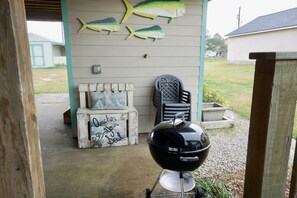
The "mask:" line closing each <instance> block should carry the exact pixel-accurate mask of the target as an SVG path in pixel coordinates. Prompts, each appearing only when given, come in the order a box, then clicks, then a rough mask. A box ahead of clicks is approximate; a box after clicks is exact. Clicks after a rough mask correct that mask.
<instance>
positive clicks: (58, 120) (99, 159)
mask: <svg viewBox="0 0 297 198" xmlns="http://www.w3.org/2000/svg"><path fill="white" fill-rule="evenodd" d="M35 102H36V108H37V115H38V121H39V128H40V130H39V131H40V140H41V149H42V159H43V169H44V177H45V186H46V196H47V198H67V197H71V198H79V197H82V198H89V197H90V198H93V197H94V198H114V197H121V198H124V197H127V198H133V197H145V189H146V188H151V187H152V185H153V183H154V182H155V180H156V178H157V176H158V174H159V173H160V171H161V168H160V167H159V166H158V165H157V164H156V163H155V162H154V160H153V159H152V157H151V155H150V153H149V150H148V145H147V143H146V137H147V135H148V134H140V141H139V145H133V146H122V147H113V148H102V149H78V148H77V139H75V138H72V129H71V127H70V126H69V125H65V124H64V123H63V113H64V112H65V111H66V110H67V108H68V104H69V103H68V94H41V95H36V99H35Z"/></svg>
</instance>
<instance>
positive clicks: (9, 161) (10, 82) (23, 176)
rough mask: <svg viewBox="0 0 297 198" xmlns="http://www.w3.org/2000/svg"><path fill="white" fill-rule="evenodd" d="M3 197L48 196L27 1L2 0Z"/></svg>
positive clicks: (0, 163) (0, 148)
mask: <svg viewBox="0 0 297 198" xmlns="http://www.w3.org/2000/svg"><path fill="white" fill-rule="evenodd" d="M0 27H1V28H0V197H30V198H31V197H33V198H42V197H45V188H44V177H43V168H42V159H41V152H40V142H39V131H38V125H37V117H36V112H35V100H34V94H33V83H32V71H31V64H30V54H29V42H28V34H27V28H26V17H25V7H24V1H21V0H0Z"/></svg>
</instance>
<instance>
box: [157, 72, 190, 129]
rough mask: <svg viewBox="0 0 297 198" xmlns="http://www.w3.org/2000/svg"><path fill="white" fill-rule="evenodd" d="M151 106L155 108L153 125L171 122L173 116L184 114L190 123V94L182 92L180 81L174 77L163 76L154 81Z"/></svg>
mask: <svg viewBox="0 0 297 198" xmlns="http://www.w3.org/2000/svg"><path fill="white" fill-rule="evenodd" d="M153 104H154V106H155V107H156V108H157V113H156V118H155V125H157V124H158V123H160V122H162V121H169V120H173V118H174V115H175V114H176V113H179V112H183V113H184V116H185V117H184V119H185V120H186V121H191V93H190V92H189V91H185V90H184V86H183V83H182V81H181V80H180V79H179V78H177V77H176V76H173V75H169V74H165V75H161V76H159V77H157V79H156V80H155V88H154V96H153Z"/></svg>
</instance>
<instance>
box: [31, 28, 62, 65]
mask: <svg viewBox="0 0 297 198" xmlns="http://www.w3.org/2000/svg"><path fill="white" fill-rule="evenodd" d="M29 43H30V55H31V64H32V67H53V66H55V65H66V56H65V45H64V43H59V42H54V41H51V40H49V39H47V38H44V37H42V36H39V35H37V34H33V33H29Z"/></svg>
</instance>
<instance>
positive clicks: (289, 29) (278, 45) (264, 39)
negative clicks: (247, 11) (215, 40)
mask: <svg viewBox="0 0 297 198" xmlns="http://www.w3.org/2000/svg"><path fill="white" fill-rule="evenodd" d="M226 36H228V37H229V38H228V40H227V43H228V55H227V60H228V62H230V63H250V62H253V61H251V60H249V53H250V52H269V51H271V52H272V51H277V52H293V51H297V45H296V44H297V8H293V9H289V10H284V11H281V12H277V13H273V14H269V15H265V16H261V17H258V18H256V19H255V20H253V21H251V22H249V23H247V24H246V25H243V26H242V27H240V28H238V29H236V30H234V31H233V32H231V33H229V34H227V35H226Z"/></svg>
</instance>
